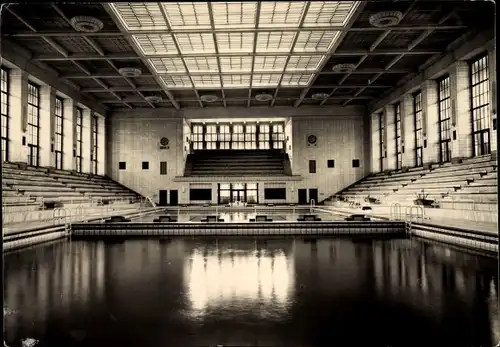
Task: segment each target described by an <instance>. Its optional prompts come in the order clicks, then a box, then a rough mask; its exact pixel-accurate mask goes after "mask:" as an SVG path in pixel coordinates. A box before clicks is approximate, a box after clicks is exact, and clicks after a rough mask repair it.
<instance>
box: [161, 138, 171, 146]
mask: <svg viewBox="0 0 500 347" xmlns="http://www.w3.org/2000/svg"><path fill="white" fill-rule="evenodd" d="M168 142H169V141H168V139H167V138H166V137H162V138H161V140H160V145H162V146H168Z"/></svg>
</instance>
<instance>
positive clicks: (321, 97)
mask: <svg viewBox="0 0 500 347" xmlns="http://www.w3.org/2000/svg"><path fill="white" fill-rule="evenodd" d="M329 96H330V95H328V94H326V93H316V94H313V95H312V99H313V100H325V99H327V98H328V97H329Z"/></svg>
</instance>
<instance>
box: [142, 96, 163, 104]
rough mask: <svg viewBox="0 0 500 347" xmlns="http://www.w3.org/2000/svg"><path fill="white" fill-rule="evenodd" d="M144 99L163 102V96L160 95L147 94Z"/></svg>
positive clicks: (153, 102)
mask: <svg viewBox="0 0 500 347" xmlns="http://www.w3.org/2000/svg"><path fill="white" fill-rule="evenodd" d="M144 99H146V101H147V102H150V103H152V104H156V103H158V102H161V101H162V100H163V99H162V98H161V96H158V95H149V96H146V97H145V98H144Z"/></svg>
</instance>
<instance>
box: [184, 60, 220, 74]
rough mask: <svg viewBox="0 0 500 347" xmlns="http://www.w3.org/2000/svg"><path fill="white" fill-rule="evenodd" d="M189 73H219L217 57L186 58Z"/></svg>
mask: <svg viewBox="0 0 500 347" xmlns="http://www.w3.org/2000/svg"><path fill="white" fill-rule="evenodd" d="M184 61H185V62H186V66H187V68H188V70H189V72H219V67H218V65H217V58H215V57H185V58H184Z"/></svg>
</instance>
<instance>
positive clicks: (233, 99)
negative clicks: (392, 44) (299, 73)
mask: <svg viewBox="0 0 500 347" xmlns="http://www.w3.org/2000/svg"><path fill="white" fill-rule="evenodd" d="M348 98H350V96H349V95H345V96H335V97H332V98H331V100H342V101H343V100H346V99H348ZM374 99H375V98H374V97H370V96H359V97H356V99H355V100H374ZM124 100H126V101H127V102H132V103H141V102H144V100H141V99H140V98H137V97H136V98H125V99H124ZM246 100H247V98H245V97H243V98H227V101H228V102H231V101H239V102H245V101H246ZM277 100H278V101H281V100H285V101H293V100H295V98H277ZM178 101H179V102H198V100H197V99H178ZM100 102H102V103H104V104H118V103H120V102H119V101H118V100H115V99H109V100H106V99H105V100H100Z"/></svg>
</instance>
